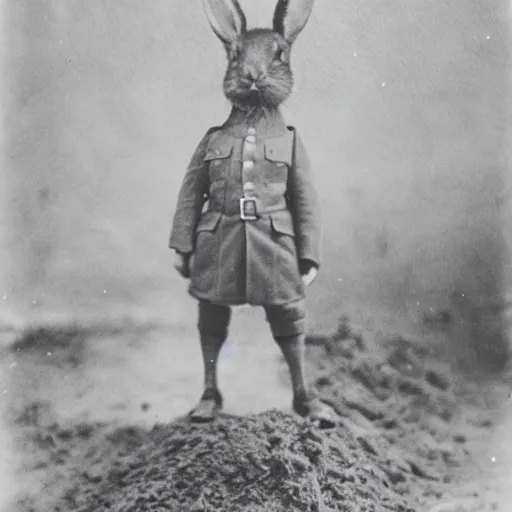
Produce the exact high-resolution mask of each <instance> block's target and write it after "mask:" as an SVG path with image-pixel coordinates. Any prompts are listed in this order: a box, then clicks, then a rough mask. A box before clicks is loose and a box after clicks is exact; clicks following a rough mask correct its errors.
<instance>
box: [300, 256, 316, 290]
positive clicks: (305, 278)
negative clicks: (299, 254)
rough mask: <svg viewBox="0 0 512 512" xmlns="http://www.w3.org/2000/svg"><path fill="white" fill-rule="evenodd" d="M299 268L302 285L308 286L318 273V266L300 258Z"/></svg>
mask: <svg viewBox="0 0 512 512" xmlns="http://www.w3.org/2000/svg"><path fill="white" fill-rule="evenodd" d="M299 269H300V274H301V276H302V282H303V283H304V286H309V285H310V284H311V283H312V282H313V281H314V280H315V278H316V275H317V274H318V267H317V266H316V264H315V263H313V262H312V261H309V260H301V261H300V262H299Z"/></svg>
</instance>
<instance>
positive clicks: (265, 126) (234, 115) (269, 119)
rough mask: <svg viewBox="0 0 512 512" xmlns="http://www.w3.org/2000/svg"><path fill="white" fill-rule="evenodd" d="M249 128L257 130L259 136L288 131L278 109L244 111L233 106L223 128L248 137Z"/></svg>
mask: <svg viewBox="0 0 512 512" xmlns="http://www.w3.org/2000/svg"><path fill="white" fill-rule="evenodd" d="M249 128H254V129H255V130H256V135H257V136H258V137H259V138H270V137H279V136H282V135H284V134H285V133H286V132H287V126H286V123H285V121H284V119H283V116H282V115H281V112H279V110H277V109H272V110H265V111H261V110H258V111H242V110H239V109H236V108H233V110H232V111H231V114H230V115H229V117H228V119H227V120H226V122H225V123H224V124H223V125H222V127H221V129H222V130H223V131H224V132H226V133H228V134H229V135H232V136H234V137H240V138H243V137H246V136H247V131H248V130H249Z"/></svg>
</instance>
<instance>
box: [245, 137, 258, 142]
mask: <svg viewBox="0 0 512 512" xmlns="http://www.w3.org/2000/svg"><path fill="white" fill-rule="evenodd" d="M245 142H248V143H249V144H255V143H256V137H255V136H254V135H247V137H246V138H245Z"/></svg>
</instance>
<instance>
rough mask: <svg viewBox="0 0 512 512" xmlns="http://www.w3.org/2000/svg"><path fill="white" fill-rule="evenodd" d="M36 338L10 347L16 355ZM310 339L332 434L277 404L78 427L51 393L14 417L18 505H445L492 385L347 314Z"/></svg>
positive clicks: (38, 510)
mask: <svg viewBox="0 0 512 512" xmlns="http://www.w3.org/2000/svg"><path fill="white" fill-rule="evenodd" d="M32 336H33V334H32ZM80 336H82V334H80ZM29 341H30V343H28V342H27V340H24V341H22V340H20V341H18V343H16V344H14V345H13V347H15V351H16V353H17V354H18V357H20V358H23V357H24V356H23V350H20V347H21V348H23V347H25V349H26V347H27V346H28V347H30V346H32V342H33V340H29ZM307 341H308V361H309V365H310V373H311V375H312V376H313V377H314V378H313V384H314V388H315V391H316V393H317V394H319V395H320V396H321V397H322V398H323V399H324V401H326V402H327V403H329V404H330V405H331V406H332V407H333V408H334V409H335V410H336V411H337V412H338V414H339V417H340V421H339V425H338V426H337V427H336V428H335V429H333V430H320V429H318V428H317V427H316V426H314V425H311V424H309V423H308V422H305V421H303V420H302V419H300V418H298V417H295V416H293V415H292V414H289V413H287V412H282V411H278V410H270V411H266V412H263V413H260V414H251V415H246V416H235V415H232V414H224V415H222V416H221V417H220V418H219V420H218V421H216V422H215V423H214V424H211V425H205V426H197V425H192V424H190V423H189V422H188V421H187V420H186V418H179V419H177V420H175V421H173V422H169V423H163V424H157V425H155V426H154V427H153V428H149V429H145V428H140V427H137V426H129V425H121V426H120V425H116V424H113V423H108V422H90V421H83V422H81V423H74V422H72V421H70V420H68V421H62V420H59V419H57V417H56V415H55V414H54V408H53V406H54V405H55V404H52V403H51V401H48V402H44V401H37V402H32V403H28V404H26V406H25V407H24V408H23V410H22V411H21V412H20V413H19V414H17V416H16V417H15V418H12V423H13V427H14V428H13V430H15V431H16V432H17V433H18V437H17V445H16V447H17V449H18V451H19V453H20V454H23V455H22V466H21V468H20V475H19V478H20V479H23V481H24V490H23V492H22V494H21V495H20V497H19V499H18V501H17V506H16V512H65V511H66V512H67V511H77V512H86V511H91V512H92V511H99V512H101V511H106V510H109V511H136V510H137V511H138V510H141V511H143V510H144V511H146V510H147V511H164V510H172V511H177V512H179V511H214V510H215V511H216V510H219V511H233V510H237V511H244V512H246V511H247V512H249V511H251V512H255V511H263V510H265V511H267V510H269V511H285V510H304V511H326V512H328V511H343V512H345V511H381V510H382V511H385V510H394V511H423V510H429V509H430V508H431V507H433V506H434V505H435V504H436V503H437V502H440V501H442V500H445V499H448V500H449V498H450V496H451V494H452V493H453V483H452V480H453V479H454V478H455V477H456V475H457V474H459V473H460V472H461V470H463V468H464V466H465V465H467V464H471V453H470V451H469V450H468V448H467V445H468V442H469V441H470V440H471V439H472V438H477V437H479V436H480V437H481V436H482V433H484V432H485V431H486V430H487V429H489V428H491V427H492V425H493V419H492V415H491V414H489V412H488V411H489V410H490V407H491V405H492V404H491V403H492V400H493V398H492V391H490V390H491V389H492V386H490V387H488V389H489V391H486V387H485V385H483V384H482V383H481V382H480V383H476V382H473V383H471V382H469V381H468V380H467V379H465V378H464V377H463V376H462V375H460V374H458V373H457V372H454V371H453V369H452V368H451V367H450V365H449V363H448V362H447V361H446V360H444V359H443V356H442V353H443V351H442V348H441V347H439V346H434V345H432V346H429V347H428V348H426V346H425V344H424V343H421V344H420V343H418V342H415V341H414V340H410V339H405V338H401V337H390V338H383V339H380V340H378V343H375V340H369V339H363V335H362V334H361V333H359V332H357V330H355V329H354V328H353V327H351V326H350V325H349V323H348V322H347V321H346V320H344V321H342V322H341V323H340V327H339V329H338V331H337V332H336V333H334V334H333V335H331V336H310V337H309V338H308V340H307ZM72 344H73V343H72V342H70V341H69V340H67V341H66V343H65V345H66V347H63V350H64V351H66V350H67V351H69V346H72ZM55 346H56V345H55ZM55 350H58V349H55ZM65 359H66V358H65ZM71 364H76V361H75V360H74V359H73V361H71ZM282 372H283V373H282V378H283V380H286V379H287V373H286V369H285V368H284V366H283V369H282ZM475 385H478V386H479V390H480V393H479V394H478V395H475V394H474V393H472V386H475ZM475 396H476V397H477V398H475ZM140 407H141V410H143V411H144V410H146V411H147V410H148V409H150V407H151V405H150V403H149V402H145V403H142V404H140ZM443 506H445V505H443ZM490 506H492V503H491V504H490ZM496 510H497V509H496Z"/></svg>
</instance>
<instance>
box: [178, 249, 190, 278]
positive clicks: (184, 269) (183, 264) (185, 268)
mask: <svg viewBox="0 0 512 512" xmlns="http://www.w3.org/2000/svg"><path fill="white" fill-rule="evenodd" d="M174 268H175V269H176V270H177V271H178V272H179V274H180V275H181V276H182V277H184V278H185V279H188V278H189V277H190V254H181V253H179V252H177V253H176V254H175V255H174Z"/></svg>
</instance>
